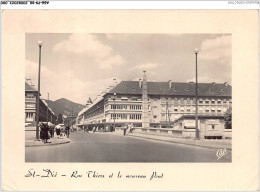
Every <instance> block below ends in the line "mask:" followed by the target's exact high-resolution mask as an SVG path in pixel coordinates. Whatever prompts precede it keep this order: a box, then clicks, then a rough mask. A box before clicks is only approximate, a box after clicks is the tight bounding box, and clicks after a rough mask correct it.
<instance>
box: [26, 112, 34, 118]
mask: <svg viewBox="0 0 260 192" xmlns="http://www.w3.org/2000/svg"><path fill="white" fill-rule="evenodd" d="M25 117H26V118H28V119H32V118H33V113H25Z"/></svg>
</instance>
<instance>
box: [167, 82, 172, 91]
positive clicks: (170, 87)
mask: <svg viewBox="0 0 260 192" xmlns="http://www.w3.org/2000/svg"><path fill="white" fill-rule="evenodd" d="M168 83H169V89H172V80H169V81H168Z"/></svg>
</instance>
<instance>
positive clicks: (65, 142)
mask: <svg viewBox="0 0 260 192" xmlns="http://www.w3.org/2000/svg"><path fill="white" fill-rule="evenodd" d="M67 143H70V141H69V140H67V141H64V142H62V143H50V144H48V145H26V144H25V147H45V146H49V145H61V144H67Z"/></svg>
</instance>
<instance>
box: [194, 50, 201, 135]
mask: <svg viewBox="0 0 260 192" xmlns="http://www.w3.org/2000/svg"><path fill="white" fill-rule="evenodd" d="M194 53H195V56H196V86H195V87H196V88H195V89H196V101H195V102H196V135H195V139H196V140H199V139H200V136H199V129H198V66H197V57H198V53H199V50H198V49H194Z"/></svg>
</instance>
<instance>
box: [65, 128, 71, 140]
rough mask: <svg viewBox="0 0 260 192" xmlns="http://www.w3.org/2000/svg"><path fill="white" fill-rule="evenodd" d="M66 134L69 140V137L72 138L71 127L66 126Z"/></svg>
mask: <svg viewBox="0 0 260 192" xmlns="http://www.w3.org/2000/svg"><path fill="white" fill-rule="evenodd" d="M65 133H66V135H67V138H69V136H70V126H69V125H67V126H66V128H65Z"/></svg>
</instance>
